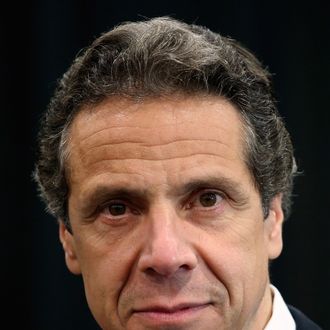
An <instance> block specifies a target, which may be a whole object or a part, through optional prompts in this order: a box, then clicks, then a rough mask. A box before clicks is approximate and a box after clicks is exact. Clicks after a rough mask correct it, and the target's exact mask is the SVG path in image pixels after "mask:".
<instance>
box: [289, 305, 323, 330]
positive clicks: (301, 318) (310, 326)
mask: <svg viewBox="0 0 330 330" xmlns="http://www.w3.org/2000/svg"><path fill="white" fill-rule="evenodd" d="M288 308H289V311H290V313H291V315H292V317H293V318H294V320H295V322H296V326H297V330H322V328H320V327H319V326H318V325H317V324H315V323H314V322H313V321H312V320H310V319H309V318H308V317H307V316H306V315H305V314H303V313H302V312H301V311H300V310H299V309H297V308H295V307H293V306H290V305H288Z"/></svg>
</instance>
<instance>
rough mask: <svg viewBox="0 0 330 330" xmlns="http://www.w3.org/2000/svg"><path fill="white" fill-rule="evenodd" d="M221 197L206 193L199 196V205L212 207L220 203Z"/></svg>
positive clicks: (213, 193)
mask: <svg viewBox="0 0 330 330" xmlns="http://www.w3.org/2000/svg"><path fill="white" fill-rule="evenodd" d="M221 199H222V197H221V196H220V195H219V194H217V193H215V192H206V193H203V194H201V195H200V196H199V204H200V205H201V206H203V207H212V206H215V205H216V204H217V203H219V202H220V200H221Z"/></svg>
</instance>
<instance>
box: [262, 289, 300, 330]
mask: <svg viewBox="0 0 330 330" xmlns="http://www.w3.org/2000/svg"><path fill="white" fill-rule="evenodd" d="M270 287H271V290H272V292H273V312H272V316H271V318H270V320H269V321H268V323H267V325H266V327H265V329H264V330H296V324H295V322H294V319H293V317H292V315H291V313H290V311H289V309H288V307H287V305H286V303H285V302H284V300H283V298H282V296H281V294H280V292H279V291H278V290H277V289H276V288H275V287H274V286H273V285H271V286H270Z"/></svg>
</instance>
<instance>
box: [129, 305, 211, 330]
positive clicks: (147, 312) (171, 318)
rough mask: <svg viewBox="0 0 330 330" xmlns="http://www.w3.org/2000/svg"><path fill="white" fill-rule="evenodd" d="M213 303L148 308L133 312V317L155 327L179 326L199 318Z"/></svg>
mask: <svg viewBox="0 0 330 330" xmlns="http://www.w3.org/2000/svg"><path fill="white" fill-rule="evenodd" d="M211 305H212V304H211V303H194V304H189V303H188V304H179V305H175V306H171V307H167V306H160V305H155V306H148V307H145V308H141V309H137V310H134V311H133V316H135V317H138V318H140V319H141V320H142V321H144V322H147V323H149V324H150V323H151V324H153V325H157V324H158V325H160V324H178V323H184V322H188V321H192V320H193V319H195V318H197V317H198V316H199V315H200V314H201V313H202V312H203V311H204V310H205V309H207V308H208V307H210V306H211Z"/></svg>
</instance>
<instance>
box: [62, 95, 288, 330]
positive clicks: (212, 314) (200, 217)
mask: <svg viewBox="0 0 330 330" xmlns="http://www.w3.org/2000/svg"><path fill="white" fill-rule="evenodd" d="M243 140H244V128H243V124H242V121H241V118H240V115H239V113H238V111H237V110H236V109H235V107H234V106H233V105H232V104H231V103H229V102H228V101H226V100H224V99H222V98H218V97H210V96H208V97H204V98H203V97H199V98H197V97H191V96H189V97H183V96H182V97H173V98H171V99H165V98H163V99H160V98H159V99H151V100H145V101H142V102H139V103H137V102H133V101H129V100H123V99H116V98H112V99H108V100H106V101H104V102H103V103H102V104H99V105H97V106H95V107H93V108H86V109H83V110H82V111H81V112H80V113H79V114H78V115H77V117H76V118H75V119H74V121H73V124H72V127H71V132H70V141H69V151H70V156H69V160H68V168H69V171H68V177H69V185H70V194H69V217H70V221H71V226H72V233H70V232H69V231H68V230H67V229H66V228H65V226H64V225H63V223H62V222H60V239H61V242H62V244H63V248H64V251H65V258H66V263H67V266H68V268H69V269H70V271H71V272H73V273H74V274H82V276H83V280H84V285H85V290H86V296H87V301H88V304H89V307H90V309H91V311H92V313H93V315H94V317H95V319H96V320H97V322H98V323H99V325H100V326H101V327H102V329H109V330H110V329H111V330H117V329H118V330H119V329H134V330H139V329H164V330H165V329H173V330H174V329H175V330H176V329H180V330H181V329H190V330H191V329H192V330H193V329H199V330H200V329H205V330H212V329H217V330H219V329H231V330H233V329H237V330H238V329H251V330H258V329H263V328H264V326H265V324H266V323H267V321H268V320H269V318H270V316H271V308H272V297H271V291H270V288H269V275H268V262H269V259H273V258H276V257H277V256H278V255H279V254H280V252H281V249H282V221H283V212H282V208H281V196H280V195H278V196H276V197H275V198H274V199H273V200H272V202H271V205H270V212H269V215H268V217H267V218H266V219H264V216H263V212H262V208H261V202H260V195H259V193H258V191H257V190H256V188H255V185H254V184H253V180H252V178H251V174H250V172H249V170H248V168H247V166H246V163H245V161H244V157H243V155H244V153H243V150H244V146H245V145H244V141H243Z"/></svg>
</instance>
